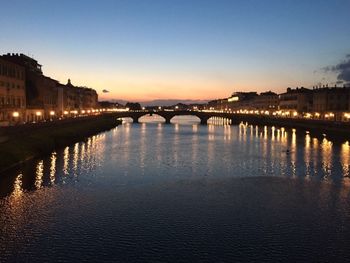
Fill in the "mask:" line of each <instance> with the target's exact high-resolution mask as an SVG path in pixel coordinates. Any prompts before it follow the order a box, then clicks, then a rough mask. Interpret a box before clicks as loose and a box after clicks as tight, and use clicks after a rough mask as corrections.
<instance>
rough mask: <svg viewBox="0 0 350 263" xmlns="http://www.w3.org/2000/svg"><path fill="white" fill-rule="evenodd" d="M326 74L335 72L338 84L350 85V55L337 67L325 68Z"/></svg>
mask: <svg viewBox="0 0 350 263" xmlns="http://www.w3.org/2000/svg"><path fill="white" fill-rule="evenodd" d="M324 70H325V71H326V72H334V73H336V74H338V75H337V80H338V81H337V83H343V84H346V85H350V54H347V55H346V56H345V60H344V61H342V62H340V63H339V64H337V65H335V66H328V67H325V68H324Z"/></svg>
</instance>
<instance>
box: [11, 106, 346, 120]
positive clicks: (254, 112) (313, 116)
mask: <svg viewBox="0 0 350 263" xmlns="http://www.w3.org/2000/svg"><path fill="white" fill-rule="evenodd" d="M145 110H146V108H145V107H142V111H145ZM157 110H164V111H174V110H175V111H176V110H179V109H178V107H177V106H176V107H175V108H174V109H167V108H162V107H157ZM192 110H193V111H198V109H197V107H196V108H193V109H192ZM127 111H130V109H129V108H107V109H106V108H103V109H85V110H80V111H78V110H73V111H72V110H71V111H68V110H66V111H64V112H63V114H62V115H58V114H57V113H56V112H55V111H50V112H49V115H50V120H52V119H61V118H69V117H83V116H89V115H98V114H101V113H108V112H109V113H110V112H127ZM155 111H156V110H155ZM201 111H202V112H218V113H231V114H250V115H264V116H270V117H283V118H304V119H314V120H335V113H333V112H328V113H323V114H321V113H318V112H315V113H298V112H296V111H293V112H291V111H281V110H279V111H267V110H261V111H259V110H246V109H240V110H231V109H227V110H214V109H209V110H201ZM338 114H340V113H338ZM341 114H342V116H343V118H342V120H343V121H350V113H349V112H344V113H341ZM35 115H36V116H37V117H43V112H42V111H37V112H35ZM12 117H14V118H19V117H20V112H18V111H14V112H13V113H12ZM43 121H45V120H43Z"/></svg>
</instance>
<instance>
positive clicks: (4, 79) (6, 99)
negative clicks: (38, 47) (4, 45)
mask: <svg viewBox="0 0 350 263" xmlns="http://www.w3.org/2000/svg"><path fill="white" fill-rule="evenodd" d="M25 109H26V89H25V70H24V68H23V67H21V66H19V65H17V64H15V63H12V62H9V61H7V60H5V59H2V58H1V57H0V126H7V125H11V124H14V123H19V122H23V121H24V120H25Z"/></svg>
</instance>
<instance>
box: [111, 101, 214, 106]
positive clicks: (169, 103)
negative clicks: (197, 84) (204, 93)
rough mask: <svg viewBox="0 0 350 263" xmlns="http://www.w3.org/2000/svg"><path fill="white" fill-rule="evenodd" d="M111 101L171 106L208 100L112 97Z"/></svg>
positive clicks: (201, 102)
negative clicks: (141, 99)
mask: <svg viewBox="0 0 350 263" xmlns="http://www.w3.org/2000/svg"><path fill="white" fill-rule="evenodd" d="M110 101H112V102H118V103H120V104H123V105H125V104H126V103H127V102H139V103H140V104H141V106H172V105H175V104H178V103H183V104H204V103H207V102H208V101H209V100H173V99H168V100H167V99H165V100H162V99H159V100H150V101H126V100H118V99H113V100H110Z"/></svg>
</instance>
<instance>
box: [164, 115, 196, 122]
mask: <svg viewBox="0 0 350 263" xmlns="http://www.w3.org/2000/svg"><path fill="white" fill-rule="evenodd" d="M181 122H187V123H191V124H192V123H193V124H196V123H200V122H201V119H200V118H199V117H198V116H197V115H196V114H192V115H182V114H181V115H180V114H179V115H174V116H173V117H172V118H171V119H170V123H181Z"/></svg>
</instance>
